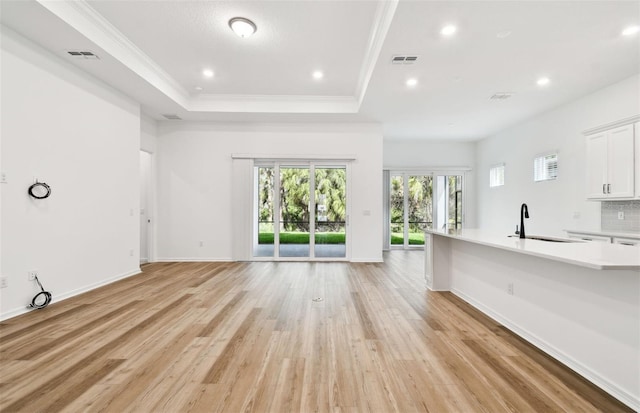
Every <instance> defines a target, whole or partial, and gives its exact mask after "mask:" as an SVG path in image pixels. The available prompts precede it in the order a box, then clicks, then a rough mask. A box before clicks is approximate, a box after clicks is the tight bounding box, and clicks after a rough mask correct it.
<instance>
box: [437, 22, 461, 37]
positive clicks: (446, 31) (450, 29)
mask: <svg viewBox="0 0 640 413" xmlns="http://www.w3.org/2000/svg"><path fill="white" fill-rule="evenodd" d="M457 30H458V28H457V27H456V26H454V25H453V24H448V25H446V26H444V27H443V28H442V30H440V34H442V35H443V36H451V35H452V34H454V33H455V32H456V31H457Z"/></svg>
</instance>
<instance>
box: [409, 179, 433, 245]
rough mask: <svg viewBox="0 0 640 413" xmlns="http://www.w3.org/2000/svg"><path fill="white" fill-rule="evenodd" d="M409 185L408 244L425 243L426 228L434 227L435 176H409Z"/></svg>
mask: <svg viewBox="0 0 640 413" xmlns="http://www.w3.org/2000/svg"><path fill="white" fill-rule="evenodd" d="M408 187H409V194H408V195H409V196H408V199H407V210H408V217H407V220H408V222H407V228H408V234H407V235H408V236H407V244H408V245H424V230H425V229H427V228H433V196H432V195H433V177H432V176H431V175H416V176H409V177H408Z"/></svg>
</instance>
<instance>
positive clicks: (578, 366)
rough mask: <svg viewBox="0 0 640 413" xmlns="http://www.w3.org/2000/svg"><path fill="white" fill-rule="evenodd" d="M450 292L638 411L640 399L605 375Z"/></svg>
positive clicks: (481, 306) (456, 291) (477, 303)
mask: <svg viewBox="0 0 640 413" xmlns="http://www.w3.org/2000/svg"><path fill="white" fill-rule="evenodd" d="M451 292H452V293H453V294H455V295H456V296H458V297H460V298H461V299H463V300H464V301H466V302H467V303H469V304H470V305H471V306H473V307H475V308H476V309H478V310H479V311H481V312H482V313H484V314H485V315H487V316H488V317H490V318H492V319H493V320H494V321H496V322H498V323H500V324H502V325H503V326H505V327H506V328H508V329H509V330H510V331H512V332H513V333H515V334H516V335H518V336H520V337H522V338H523V339H524V340H526V341H528V342H529V343H531V344H532V345H534V346H535V347H537V348H539V349H540V350H542V351H544V352H545V353H547V354H549V355H550V356H551V357H553V358H555V359H556V360H558V361H559V362H561V363H562V364H564V365H565V366H567V367H569V368H570V369H571V370H573V371H575V372H576V373H578V374H580V375H581V376H582V377H584V378H585V379H587V380H589V381H590V382H592V383H593V384H595V385H596V386H598V387H600V388H601V389H602V390H604V391H605V392H607V393H609V394H610V395H611V396H612V397H615V398H616V399H618V400H619V401H620V402H622V403H624V404H625V405H627V406H628V407H630V408H632V409H633V410H635V411H640V399H639V398H637V397H636V396H634V395H632V394H630V393H629V392H627V391H626V390H624V389H622V388H620V387H619V386H618V385H616V384H615V383H612V382H611V381H609V380H607V379H606V378H605V377H602V376H600V375H599V374H598V373H597V372H595V371H593V370H591V369H590V368H589V367H587V366H585V365H584V364H582V363H580V362H579V361H577V360H575V359H573V358H572V357H571V356H569V355H568V354H566V353H564V352H562V351H560V350H558V349H557V348H555V347H554V346H553V345H551V344H549V343H548V342H547V341H545V340H543V339H541V338H540V337H538V336H536V335H535V334H533V333H531V332H529V331H527V330H526V329H524V328H521V327H518V326H517V325H516V324H515V323H513V322H512V321H511V320H510V319H509V318H508V317H505V316H504V315H502V314H500V313H498V312H496V311H493V310H492V309H491V308H489V307H487V306H486V305H484V304H483V303H481V302H479V301H476V300H474V299H473V298H471V297H470V296H468V295H467V294H465V293H463V292H462V291H460V290H457V289H451Z"/></svg>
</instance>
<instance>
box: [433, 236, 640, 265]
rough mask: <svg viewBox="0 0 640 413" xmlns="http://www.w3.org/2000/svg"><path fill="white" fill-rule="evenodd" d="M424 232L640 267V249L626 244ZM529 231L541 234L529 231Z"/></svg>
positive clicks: (559, 257) (575, 260)
mask: <svg viewBox="0 0 640 413" xmlns="http://www.w3.org/2000/svg"><path fill="white" fill-rule="evenodd" d="M425 232H426V233H428V234H434V235H441V236H445V237H449V238H453V239H458V240H461V241H467V242H472V243H475V244H480V245H485V246H489V247H495V248H500V249H503V250H507V251H512V252H518V253H521V254H527V255H533V256H536V257H541V258H546V259H550V260H554V261H560V262H564V263H568V264H573V265H579V266H582V267H588V268H593V269H597V270H640V249H639V248H637V247H629V246H626V245H618V244H608V243H603V242H566V243H564V242H548V241H538V240H532V239H520V238H515V237H514V238H509V237H508V235H511V234H495V233H491V232H489V231H486V230H479V229H464V230H456V231H447V230H426V231H425ZM532 235H540V234H528V236H532ZM555 238H557V237H555Z"/></svg>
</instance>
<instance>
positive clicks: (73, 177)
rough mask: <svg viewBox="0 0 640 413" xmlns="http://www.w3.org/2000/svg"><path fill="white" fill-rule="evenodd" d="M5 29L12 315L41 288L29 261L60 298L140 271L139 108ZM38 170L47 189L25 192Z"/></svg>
mask: <svg viewBox="0 0 640 413" xmlns="http://www.w3.org/2000/svg"><path fill="white" fill-rule="evenodd" d="M1 35H2V55H1V68H2V74H1V76H2V78H1V84H2V91H1V93H2V113H1V122H2V125H1V129H0V130H1V135H2V142H1V143H2V154H1V157H2V171H3V172H5V173H6V176H7V183H4V184H2V185H0V188H1V191H2V210H1V216H0V220H1V222H2V251H1V254H0V255H1V256H2V268H1V271H2V276H4V277H7V279H8V284H9V286H8V288H4V289H2V290H0V301H1V303H0V312H1V316H0V317H1V318H2V319H4V318H8V317H11V316H14V315H16V314H19V313H21V312H24V311H26V305H27V304H28V303H29V302H31V299H32V298H33V296H34V295H35V294H36V293H37V292H38V290H37V286H36V284H35V282H33V281H28V280H27V271H29V270H37V271H38V272H39V278H40V280H41V281H42V283H43V284H44V286H45V287H46V288H47V289H48V290H49V291H52V292H53V301H54V302H55V301H57V300H60V299H63V298H66V297H69V296H71V295H75V294H77V293H80V292H83V291H86V290H88V289H91V288H93V287H96V286H98V285H102V284H105V283H108V282H111V281H113V280H115V279H117V278H119V277H124V276H128V275H131V274H134V273H136V272H138V270H139V264H138V260H139V257H138V244H139V241H138V236H139V221H138V214H137V210H138V182H137V176H138V153H139V145H140V116H139V107H138V105H137V104H135V103H134V102H132V101H131V100H129V99H128V98H126V97H124V96H123V95H121V94H120V93H118V92H116V91H114V90H113V89H112V88H110V87H108V86H106V85H104V84H102V83H100V82H98V81H96V80H94V79H93V78H91V77H90V76H88V75H86V74H84V73H82V72H81V71H79V70H77V69H75V68H74V67H73V66H71V65H69V64H68V63H66V62H64V61H63V60H61V59H59V58H58V57H56V56H54V55H52V54H50V53H48V52H46V51H44V50H42V49H40V48H39V47H38V46H35V45H33V44H32V43H30V42H29V41H27V40H26V39H24V38H22V37H21V36H19V35H17V34H16V33H15V32H12V31H10V30H8V29H6V28H4V27H3V28H2V32H1ZM36 177H37V178H38V179H39V180H40V181H44V182H46V183H48V184H49V185H50V186H51V189H52V193H51V196H50V197H49V198H47V199H45V200H35V199H32V198H30V197H29V196H28V195H27V188H28V187H29V185H30V184H31V183H32V182H33V179H34V178H36ZM132 178H133V179H132ZM130 250H133V253H132V254H131V255H130Z"/></svg>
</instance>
